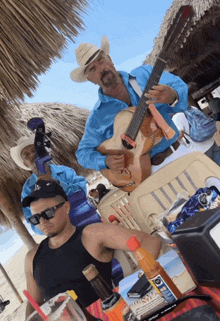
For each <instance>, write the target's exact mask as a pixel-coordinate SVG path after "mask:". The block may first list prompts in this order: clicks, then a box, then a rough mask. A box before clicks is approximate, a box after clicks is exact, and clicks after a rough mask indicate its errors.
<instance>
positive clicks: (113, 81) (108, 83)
mask: <svg viewBox="0 0 220 321" xmlns="http://www.w3.org/2000/svg"><path fill="white" fill-rule="evenodd" d="M107 75H111V77H108V78H107V79H106V80H105V77H106V76H107ZM101 82H102V84H103V86H105V87H106V88H110V87H112V88H115V87H116V86H117V77H116V75H115V74H114V73H113V72H112V71H111V70H108V71H104V72H103V73H102V76H101Z"/></svg>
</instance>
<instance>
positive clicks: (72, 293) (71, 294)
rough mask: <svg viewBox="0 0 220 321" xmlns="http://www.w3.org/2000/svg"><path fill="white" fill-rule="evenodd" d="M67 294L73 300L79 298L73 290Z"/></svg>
mask: <svg viewBox="0 0 220 321" xmlns="http://www.w3.org/2000/svg"><path fill="white" fill-rule="evenodd" d="M67 293H68V294H69V296H71V298H72V299H73V300H74V301H76V300H77V298H78V296H77V295H76V292H75V291H73V290H70V291H67Z"/></svg>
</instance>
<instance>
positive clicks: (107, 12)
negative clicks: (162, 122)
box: [26, 0, 173, 109]
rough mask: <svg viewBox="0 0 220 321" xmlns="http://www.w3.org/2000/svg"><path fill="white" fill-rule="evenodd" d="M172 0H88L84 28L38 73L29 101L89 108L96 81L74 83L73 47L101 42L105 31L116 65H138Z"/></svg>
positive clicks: (117, 66) (27, 99)
mask: <svg viewBox="0 0 220 321" xmlns="http://www.w3.org/2000/svg"><path fill="white" fill-rule="evenodd" d="M172 2H173V1H172V0H157V1H149V0H137V1H131V0H127V1H125V0H121V1H120V0H90V6H89V7H88V9H87V10H86V13H85V14H83V16H82V18H83V20H84V22H85V31H82V32H81V33H80V35H79V36H78V37H77V39H76V42H75V43H69V46H68V48H67V49H66V50H65V51H64V53H63V57H62V59H61V60H59V61H57V62H56V63H54V64H53V65H52V67H51V68H50V70H48V72H47V73H46V74H45V75H42V76H40V77H39V81H40V83H39V87H38V89H37V91H36V92H35V93H34V97H33V98H28V97H27V98H26V102H27V103H32V102H60V103H67V104H74V105H76V106H79V107H84V108H88V109H92V108H93V106H94V104H95V102H96V100H97V89H98V87H96V86H95V85H93V84H91V83H89V82H86V83H82V84H77V83H74V82H73V81H72V80H71V79H70V77H69V74H70V72H71V71H72V70H73V69H74V68H76V67H78V65H77V63H76V61H75V49H76V48H77V47H78V45H79V44H80V43H81V42H91V43H94V44H96V45H97V46H100V43H101V38H102V36H103V35H106V36H107V37H108V38H109V40H110V55H111V57H112V60H113V62H114V63H115V66H116V69H118V70H125V71H128V72H129V71H131V70H132V69H133V68H135V67H137V66H139V65H140V64H141V63H142V62H143V60H144V59H145V57H146V55H147V54H148V53H149V52H150V51H151V50H152V47H153V39H154V37H156V36H157V34H158V32H159V28H160V25H161V22H162V19H163V17H164V15H165V12H166V10H167V9H168V8H169V7H170V5H171V3H172Z"/></svg>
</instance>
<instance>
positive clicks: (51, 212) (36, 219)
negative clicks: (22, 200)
mask: <svg viewBox="0 0 220 321" xmlns="http://www.w3.org/2000/svg"><path fill="white" fill-rule="evenodd" d="M64 203H66V202H62V203H60V204H57V205H55V206H53V207H49V208H47V209H46V210H44V211H43V212H41V213H39V214H34V215H32V216H31V217H29V219H28V221H29V222H30V223H31V224H33V225H38V224H39V223H40V218H41V217H43V218H44V219H45V220H50V219H51V218H53V217H54V216H55V212H56V210H58V208H60V207H61V206H63V204H64Z"/></svg>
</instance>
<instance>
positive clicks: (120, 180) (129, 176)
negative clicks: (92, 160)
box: [97, 107, 163, 192]
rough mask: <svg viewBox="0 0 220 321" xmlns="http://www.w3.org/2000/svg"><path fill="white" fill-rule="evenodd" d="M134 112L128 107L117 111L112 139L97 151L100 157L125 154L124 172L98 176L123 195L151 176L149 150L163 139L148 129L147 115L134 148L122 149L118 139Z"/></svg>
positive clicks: (148, 119)
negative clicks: (122, 192)
mask: <svg viewBox="0 0 220 321" xmlns="http://www.w3.org/2000/svg"><path fill="white" fill-rule="evenodd" d="M135 110H136V107H129V108H126V109H124V110H122V111H121V112H119V113H118V114H117V115H116V117H115V120H114V134H113V136H112V137H111V138H110V139H107V140H106V141H104V142H102V143H101V144H100V145H99V146H98V148H97V151H99V152H100V153H101V154H103V155H111V154H114V155H116V154H124V155H125V169H124V170H123V171H114V170H111V169H103V170H101V173H102V174H103V175H104V176H105V177H106V178H107V179H108V180H109V181H110V182H111V183H112V184H113V185H114V186H116V187H118V188H120V189H121V190H123V191H125V192H132V191H133V190H134V189H135V188H136V187H137V186H138V185H140V183H141V182H142V181H143V180H145V179H146V178H147V177H148V176H150V175H151V161H150V150H151V149H152V147H153V146H155V145H157V144H158V143H159V142H160V141H161V140H162V138H163V133H162V130H161V129H160V128H158V127H156V128H153V129H152V128H151V127H152V126H151V123H152V116H151V115H148V116H146V117H145V118H144V121H143V122H142V125H141V127H140V130H139V132H138V135H137V137H136V140H135V143H136V147H135V148H133V149H130V150H129V149H127V148H125V147H124V146H123V144H122V140H121V136H122V135H123V134H124V133H125V132H126V129H127V126H128V124H129V122H130V121H131V119H132V117H133V113H134V112H135ZM154 126H155V125H154Z"/></svg>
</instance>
